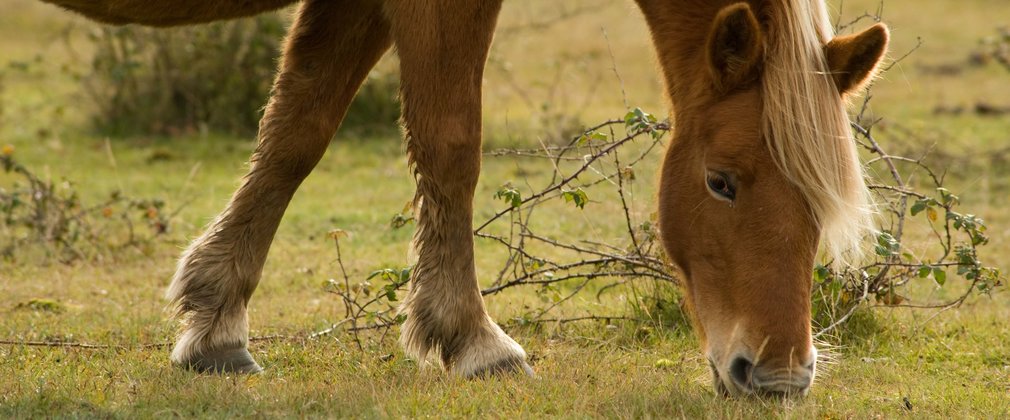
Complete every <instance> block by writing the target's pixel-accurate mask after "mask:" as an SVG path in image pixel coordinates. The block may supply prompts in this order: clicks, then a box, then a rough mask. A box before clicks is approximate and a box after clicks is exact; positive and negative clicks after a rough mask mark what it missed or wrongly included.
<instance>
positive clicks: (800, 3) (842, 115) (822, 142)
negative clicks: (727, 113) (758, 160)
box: [761, 0, 874, 264]
mask: <svg viewBox="0 0 1010 420" xmlns="http://www.w3.org/2000/svg"><path fill="white" fill-rule="evenodd" d="M776 3H781V4H776V5H774V6H773V7H770V8H769V9H770V13H771V16H770V18H771V19H772V21H773V24H771V25H768V28H769V33H768V38H767V46H766V61H765V68H764V77H763V79H762V81H761V85H762V86H761V88H762V97H763V100H764V116H763V131H764V132H763V134H764V138H765V141H766V142H767V143H768V148H769V149H770V150H771V153H772V156H773V158H774V159H775V162H776V164H777V165H778V166H779V167H780V169H781V170H782V172H783V173H784V174H785V175H786V177H787V178H788V179H789V180H790V181H792V182H793V183H794V184H795V185H796V186H798V187H799V189H800V191H801V192H802V194H803V195H804V196H805V198H806V200H807V202H808V203H809V205H810V210H811V212H812V214H813V216H814V218H815V220H816V221H817V223H818V225H819V226H820V228H821V241H822V243H823V244H824V245H825V250H826V251H827V252H828V254H829V255H830V256H831V257H833V259H834V261H835V262H836V263H842V264H845V263H847V262H849V261H852V260H854V259H858V257H859V256H860V253H861V248H862V247H860V246H859V244H860V242H861V240H862V238H863V236H864V235H865V234H866V233H868V232H871V231H873V230H874V227H873V220H872V219H873V214H874V210H873V204H872V201H871V198H870V195H869V192H868V190H867V188H866V183H865V181H864V174H863V169H862V165H861V164H860V163H859V156H858V153H857V150H856V145H855V142H854V141H853V138H852V130H851V128H850V126H849V118H848V114H847V113H846V104H845V102H844V101H842V100H841V99H840V95H839V92H838V89H837V88H836V87H835V84H834V83H833V82H832V79H831V75H830V71H829V69H828V66H827V61H826V59H825V56H824V49H823V46H824V45H825V44H826V43H827V42H828V41H830V40H831V39H832V38H833V36H834V30H833V29H832V26H831V23H830V20H829V18H828V13H827V10H826V7H825V5H824V1H823V0H777V1H776Z"/></svg>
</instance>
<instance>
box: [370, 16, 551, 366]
mask: <svg viewBox="0 0 1010 420" xmlns="http://www.w3.org/2000/svg"><path fill="white" fill-rule="evenodd" d="M500 7H501V1H500V0H451V1H437V2H420V1H413V0H407V1H390V2H389V3H388V4H387V13H388V14H389V18H390V21H391V23H392V28H393V29H392V31H393V39H394V42H395V44H396V47H397V50H398V52H399V55H400V64H401V99H402V103H403V121H404V124H405V128H406V137H407V153H408V155H409V158H410V161H411V164H412V165H413V168H414V174H415V177H416V180H417V196H416V201H417V203H416V204H417V207H418V227H417V232H416V234H415V237H414V246H415V247H416V249H417V255H418V260H417V263H416V265H415V266H414V268H413V272H412V276H411V285H410V291H409V293H408V296H407V298H406V299H405V301H404V303H403V306H402V307H401V311H402V313H404V314H406V315H407V319H406V321H405V323H404V325H403V328H402V330H401V336H400V340H401V343H402V344H403V346H404V347H405V349H406V350H407V352H408V353H411V354H413V355H414V356H416V357H418V359H419V360H421V361H423V360H424V359H426V358H427V356H428V355H429V354H430V353H435V354H437V355H438V357H439V359H440V360H441V362H442V364H443V366H444V367H445V368H446V369H448V370H449V371H451V372H454V373H457V374H460V375H462V376H466V377H472V376H482V375H485V374H488V373H498V372H503V371H513V370H521V371H524V372H526V373H528V374H531V375H532V373H533V371H532V370H531V369H530V367H529V365H527V364H526V353H525V352H524V351H523V349H522V347H520V346H519V344H517V343H516V342H515V341H514V340H512V338H510V337H509V336H508V335H506V334H505V333H504V332H503V331H502V329H501V328H500V327H499V326H498V325H497V324H495V322H494V321H492V320H491V318H490V317H489V316H488V315H487V311H486V310H485V308H484V302H483V300H482V299H481V295H480V288H479V285H478V284H477V276H476V273H475V271H474V259H473V232H472V230H473V225H472V218H473V215H472V211H473V193H474V189H475V188H476V185H477V177H478V174H479V172H480V153H481V146H480V143H481V78H482V75H483V68H484V63H485V61H486V59H487V52H488V48H489V47H490V44H491V38H492V34H493V31H494V25H495V20H496V19H497V15H498V11H499V9H500Z"/></svg>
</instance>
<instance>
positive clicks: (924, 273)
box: [918, 265, 932, 279]
mask: <svg viewBox="0 0 1010 420" xmlns="http://www.w3.org/2000/svg"><path fill="white" fill-rule="evenodd" d="M931 271H932V268H931V267H930V266H928V265H924V266H922V267H919V273H918V274H919V278H920V279H924V278H926V277H929V273H930V272H931Z"/></svg>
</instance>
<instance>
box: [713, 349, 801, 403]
mask: <svg viewBox="0 0 1010 420" xmlns="http://www.w3.org/2000/svg"><path fill="white" fill-rule="evenodd" d="M708 367H709V369H710V370H711V371H712V383H713V387H714V388H715V393H716V395H719V396H720V397H723V398H740V397H756V398H767V399H773V400H786V399H793V398H803V397H806V396H807V394H808V393H809V392H810V388H811V386H810V383H811V382H812V381H803V382H805V385H800V386H797V385H798V382H801V381H789V380H771V381H758V380H757V378H754V377H751V378H750V379H749V380H748V381H747V383H746V384H743V385H740V384H737V383H736V382H735V381H733V380H732V379H724V378H723V376H722V375H720V374H719V369H718V368H716V366H715V362H714V361H712V360H711V359H709V361H708Z"/></svg>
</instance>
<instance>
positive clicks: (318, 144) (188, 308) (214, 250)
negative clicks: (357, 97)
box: [167, 0, 391, 373]
mask: <svg viewBox="0 0 1010 420" xmlns="http://www.w3.org/2000/svg"><path fill="white" fill-rule="evenodd" d="M390 43H391V40H390V34H389V26H388V23H387V21H386V19H385V17H384V15H383V13H382V9H381V4H380V3H377V2H362V1H359V0H308V1H306V2H305V3H303V4H302V7H301V9H300V10H299V13H298V17H297V19H296V22H295V24H294V26H293V27H292V29H291V31H290V33H289V35H288V38H287V42H286V44H285V47H284V57H283V62H282V64H281V70H280V75H279V76H278V78H277V81H276V82H275V83H274V93H273V96H272V98H271V99H270V102H269V104H268V105H267V110H266V113H265V114H264V116H263V120H262V121H261V122H260V134H259V137H260V142H259V145H258V146H257V148H256V151H255V153H254V154H253V157H252V159H251V164H250V170H249V174H248V175H247V176H246V177H245V179H244V181H243V183H242V185H241V187H239V189H238V191H236V192H235V195H234V196H233V197H232V199H231V202H229V203H228V206H227V207H226V208H225V210H224V212H222V213H221V215H220V216H218V217H217V219H216V220H214V222H213V223H211V224H210V226H209V227H208V228H207V230H206V232H205V233H204V234H203V235H202V236H201V237H200V238H198V239H197V240H195V241H193V243H192V245H190V247H189V249H187V250H186V251H185V252H184V253H183V256H182V259H181V260H180V261H179V267H178V271H177V272H176V274H175V278H174V279H173V280H172V284H171V286H169V289H168V293H167V294H168V298H169V299H170V300H171V301H172V302H173V303H174V304H175V305H176V312H177V314H178V315H179V318H180V319H181V320H182V324H183V327H182V331H181V333H180V335H179V337H178V340H177V341H176V344H175V348H174V349H173V351H172V355H171V360H172V362H173V363H174V364H176V365H178V366H182V367H186V368H192V369H195V370H199V371H215V372H221V371H227V372H242V373H247V372H257V371H259V370H260V367H259V366H258V365H257V364H256V362H255V361H254V360H253V358H252V356H251V355H250V354H249V351H248V350H247V348H246V347H247V344H248V337H249V327H248V322H247V315H246V306H247V305H248V303H249V298H250V297H251V296H252V294H253V291H254V290H256V285H257V284H258V283H259V279H260V273H261V272H262V269H263V262H264V261H265V259H266V256H267V252H268V251H269V249H270V243H271V242H272V241H273V237H274V233H275V232H276V231H277V226H278V224H279V223H280V220H281V217H282V216H283V215H284V211H285V209H286V208H287V205H288V202H289V201H290V200H291V197H292V195H293V194H294V193H295V190H296V189H297V188H298V186H299V185H300V184H301V182H302V180H303V179H305V177H306V176H307V175H308V174H309V172H311V171H312V169H313V168H314V167H315V165H316V163H318V162H319V159H320V158H321V157H322V156H323V153H324V152H325V151H326V147H327V145H328V144H329V142H330V138H331V137H332V136H333V133H334V132H335V131H336V129H337V127H338V125H339V124H340V121H341V119H343V117H344V114H345V112H346V110H347V106H348V105H349V104H350V102H351V99H352V98H353V97H354V94H355V92H357V90H358V87H359V86H360V85H361V82H362V81H363V80H364V78H365V76H366V75H367V74H368V71H369V70H370V69H371V68H372V66H374V64H375V62H376V61H378V59H379V57H381V55H382V54H383V53H384V52H385V51H386V50H387V49H388V48H389V46H390Z"/></svg>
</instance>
